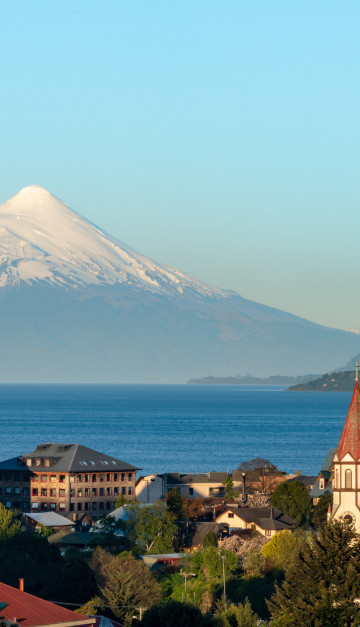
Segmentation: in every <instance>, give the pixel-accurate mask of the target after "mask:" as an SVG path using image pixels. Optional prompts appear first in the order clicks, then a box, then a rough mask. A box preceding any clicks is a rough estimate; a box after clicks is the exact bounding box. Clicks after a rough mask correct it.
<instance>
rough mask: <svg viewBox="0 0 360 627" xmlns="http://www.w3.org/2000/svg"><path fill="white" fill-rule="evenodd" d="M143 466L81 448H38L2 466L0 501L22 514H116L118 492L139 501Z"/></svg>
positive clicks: (59, 446) (52, 445)
mask: <svg viewBox="0 0 360 627" xmlns="http://www.w3.org/2000/svg"><path fill="white" fill-rule="evenodd" d="M137 470H139V468H137V467H135V466H131V465H130V464H128V463H126V462H123V461H121V460H119V459H117V458H115V457H112V456H110V455H106V454H104V453H99V452H98V451H94V450H93V449H90V448H88V447H86V446H83V445H81V444H58V443H48V444H39V445H38V446H37V447H36V449H35V450H34V451H31V452H30V453H26V454H22V455H20V456H19V457H14V458H12V459H8V460H6V461H3V462H0V500H1V502H2V503H3V504H4V505H5V506H6V507H8V508H14V509H20V510H21V511H25V512H26V511H31V512H38V511H44V512H46V511H53V512H60V513H61V514H63V515H67V514H69V513H70V512H72V513H73V518H74V520H75V519H76V517H77V516H82V514H83V512H89V513H90V512H91V513H92V515H97V516H99V515H102V514H104V513H105V512H106V511H112V510H113V509H114V505H115V502H116V499H117V498H118V496H119V495H120V494H122V495H124V496H126V498H127V499H130V500H131V499H133V498H134V497H135V474H136V471H137Z"/></svg>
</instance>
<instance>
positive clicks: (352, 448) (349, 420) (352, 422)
mask: <svg viewBox="0 0 360 627" xmlns="http://www.w3.org/2000/svg"><path fill="white" fill-rule="evenodd" d="M337 453H338V456H339V460H340V461H341V460H342V459H343V458H344V457H345V455H346V454H347V453H350V455H351V456H352V457H353V458H354V459H356V460H360V389H359V365H358V363H357V362H356V374H355V387H354V392H353V395H352V399H351V403H350V407H349V411H348V414H347V416H346V420H345V424H344V428H343V431H342V434H341V438H340V442H339V446H338V449H337Z"/></svg>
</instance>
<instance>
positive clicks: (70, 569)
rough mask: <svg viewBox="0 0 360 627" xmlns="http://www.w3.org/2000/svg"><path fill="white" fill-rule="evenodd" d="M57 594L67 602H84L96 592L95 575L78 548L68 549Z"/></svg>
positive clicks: (84, 555) (85, 556)
mask: <svg viewBox="0 0 360 627" xmlns="http://www.w3.org/2000/svg"><path fill="white" fill-rule="evenodd" d="M59 587H60V590H59V596H60V599H64V600H66V601H67V603H85V602H86V601H88V599H89V598H90V597H92V596H93V595H95V594H96V593H97V591H98V590H97V585H96V580H95V575H94V573H93V571H92V570H91V568H90V566H89V564H88V560H87V555H86V554H84V553H82V552H81V551H79V550H78V549H68V550H67V551H66V555H65V559H64V560H63V567H62V571H61V576H60V582H59Z"/></svg>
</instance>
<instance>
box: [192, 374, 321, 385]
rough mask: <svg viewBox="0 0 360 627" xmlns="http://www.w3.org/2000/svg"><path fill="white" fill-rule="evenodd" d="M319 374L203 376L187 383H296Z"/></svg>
mask: <svg viewBox="0 0 360 627" xmlns="http://www.w3.org/2000/svg"><path fill="white" fill-rule="evenodd" d="M318 377H319V375H318V374H309V375H303V376H298V377H288V376H282V375H273V376H271V377H263V378H261V377H253V376H251V375H250V374H248V375H245V376H240V375H237V376H236V377H213V376H210V377H203V378H202V379H189V381H187V383H189V384H192V385H296V384H298V383H307V382H308V381H311V380H313V379H317V378H318Z"/></svg>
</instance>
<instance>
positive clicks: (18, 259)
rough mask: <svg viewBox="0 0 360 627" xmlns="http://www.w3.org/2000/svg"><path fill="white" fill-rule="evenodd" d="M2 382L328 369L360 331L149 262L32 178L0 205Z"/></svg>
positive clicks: (180, 378)
mask: <svg viewBox="0 0 360 627" xmlns="http://www.w3.org/2000/svg"><path fill="white" fill-rule="evenodd" d="M0 341H1V355H2V359H1V360H0V381H3V382H14V381H19V382H30V383H31V382H74V383H75V382H77V383H81V382H86V383H88V382H98V383H143V382H147V383H171V382H180V383H182V382H184V381H186V380H188V379H189V378H194V377H197V376H199V373H200V374H203V375H207V374H209V373H211V372H214V371H217V372H219V371H220V372H239V371H241V370H242V371H245V372H249V371H250V372H254V373H255V374H256V376H258V377H266V376H268V375H272V374H275V373H277V372H286V373H287V374H288V375H289V376H293V375H294V376H295V375H299V374H304V373H307V372H311V371H312V372H314V371H315V372H323V371H324V370H325V369H327V368H328V366H329V364H330V365H331V367H332V368H335V367H336V365H337V364H338V363H344V362H345V361H347V360H348V359H349V358H350V356H351V355H353V354H354V352H355V351H360V336H359V335H355V334H352V333H348V332H346V331H341V330H337V329H329V328H327V327H323V326H321V325H319V324H315V323H313V322H310V321H308V320H305V319H303V318H300V317H298V316H294V315H291V314H288V313H286V312H284V311H281V310H278V309H275V308H272V307H268V306H266V305H263V304H260V303H255V302H252V301H249V300H247V299H245V298H243V297H242V296H240V295H239V294H237V293H236V292H233V291H231V290H225V289H221V288H217V287H212V286H210V285H207V284H205V283H202V282H201V281H199V280H197V279H194V278H192V277H191V276H189V275H186V274H184V273H182V272H180V271H179V270H176V269H174V268H170V267H168V266H166V265H162V264H160V263H157V262H155V261H152V260H151V259H149V258H148V257H146V256H144V255H141V254H140V253H137V252H136V251H134V250H133V249H132V248H130V247H129V246H127V245H126V244H123V243H121V242H120V241H119V240H117V239H116V238H115V237H113V236H111V235H108V234H106V233H104V232H103V231H102V230H101V229H100V228H99V227H97V226H95V225H94V224H92V223H90V222H88V221H87V220H86V219H85V218H83V217H81V216H80V215H79V214H78V213H76V212H75V211H73V210H72V209H70V207H68V206H67V205H66V204H65V203H63V202H62V201H61V200H59V199H58V198H55V197H54V196H52V195H51V194H50V193H49V192H48V191H46V190H44V189H43V188H41V187H38V186H30V187H26V188H24V189H23V190H21V191H20V192H19V193H18V194H16V195H15V196H14V197H13V198H11V199H10V200H8V201H7V202H5V203H4V204H2V205H0Z"/></svg>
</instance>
